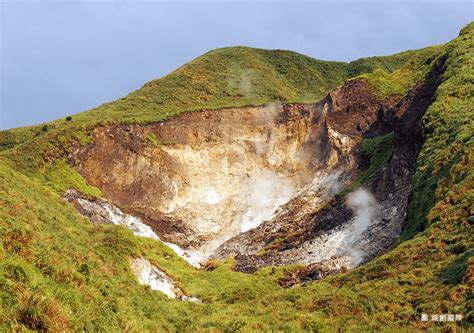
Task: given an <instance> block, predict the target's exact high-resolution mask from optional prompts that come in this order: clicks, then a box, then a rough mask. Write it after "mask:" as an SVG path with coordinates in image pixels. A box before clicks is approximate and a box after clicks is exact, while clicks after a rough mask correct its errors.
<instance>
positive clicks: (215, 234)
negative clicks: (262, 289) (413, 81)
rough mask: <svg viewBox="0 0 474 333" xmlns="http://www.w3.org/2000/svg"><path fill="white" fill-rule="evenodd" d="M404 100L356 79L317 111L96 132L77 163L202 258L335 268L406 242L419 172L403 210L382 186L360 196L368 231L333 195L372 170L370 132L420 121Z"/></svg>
mask: <svg viewBox="0 0 474 333" xmlns="http://www.w3.org/2000/svg"><path fill="white" fill-rule="evenodd" d="M403 103H404V102H401V103H399V104H397V101H396V100H395V99H393V98H387V99H385V100H383V101H382V100H379V99H377V98H376V97H375V96H374V94H373V93H372V90H371V89H370V87H369V86H368V85H367V84H366V83H365V82H364V81H362V80H352V81H348V82H347V83H346V84H345V85H344V86H343V87H340V88H338V89H336V90H335V91H333V92H332V93H331V94H329V95H328V97H327V98H325V99H324V100H322V101H321V102H319V103H317V104H314V105H298V104H271V105H267V106H262V107H246V108H231V109H223V110H213V111H212V110H202V111H200V112H193V113H185V114H181V115H179V116H177V117H176V118H174V119H172V120H170V121H166V122H163V123H159V124H148V125H114V126H108V127H101V128H97V129H96V130H95V131H94V135H93V136H94V143H93V144H91V145H89V146H87V147H85V148H80V149H77V150H76V151H74V152H72V153H71V154H70V156H69V161H70V163H71V164H73V165H74V166H75V168H76V169H77V170H79V172H80V173H81V174H82V175H83V176H84V177H85V178H86V179H87V181H88V182H89V183H90V184H92V185H94V186H97V187H98V188H100V189H101V190H102V192H103V193H104V196H105V198H106V199H107V200H109V201H110V202H111V203H113V204H114V205H116V206H118V207H120V209H122V210H123V211H124V212H126V213H127V214H130V215H133V216H136V217H139V218H140V219H141V221H143V222H144V223H146V224H147V225H149V226H150V227H151V228H152V229H153V231H154V232H155V233H156V234H157V235H158V236H159V237H160V239H163V240H164V241H167V242H171V243H174V244H177V245H179V246H180V247H182V248H184V249H185V250H187V251H188V252H189V253H192V255H193V256H195V257H197V258H200V260H201V262H204V261H206V260H207V259H208V258H225V257H227V256H230V255H235V256H237V257H236V258H237V266H236V268H237V269H239V270H241V271H247V272H251V271H254V270H256V269H258V268H259V267H261V266H266V265H283V264H289V263H306V264H314V263H320V264H322V265H323V266H324V269H322V271H324V272H334V271H337V270H338V269H342V268H343V267H352V266H355V265H357V264H359V263H360V262H363V261H364V260H366V259H367V258H369V257H371V256H373V255H375V254H376V253H379V252H380V251H382V250H383V249H386V248H387V247H389V246H390V245H391V244H393V242H394V239H396V238H397V237H398V234H399V229H400V225H401V222H402V220H403V217H404V214H405V212H406V204H407V200H408V198H407V196H408V194H409V192H410V188H409V185H410V184H411V183H410V182H411V178H410V177H411V176H412V174H411V173H410V172H411V171H410V172H408V173H406V174H403V177H405V178H406V179H408V183H406V182H405V183H403V184H402V187H404V190H405V192H407V191H408V192H407V193H408V194H406V193H405V192H403V193H404V194H403V196H402V199H403V200H404V201H403V202H404V203H403V205H404V206H403V205H402V206H403V207H402V206H400V205H399V204H397V203H396V202H395V201H394V200H398V199H399V197H396V198H395V199H394V198H392V197H390V198H391V199H390V200H392V199H393V200H392V201H391V202H390V203H388V204H386V203H384V201H383V200H382V201H383V202H382V203H380V202H379V199H380V198H379V197H380V195H379V194H378V192H377V185H376V182H373V183H371V184H369V185H368V187H369V189H368V190H366V192H367V193H368V194H360V195H362V197H363V196H364V195H367V198H366V199H364V200H365V201H364V203H363V205H365V204H366V203H368V204H369V206H370V211H369V213H364V214H365V215H364V216H365V217H363V218H364V219H365V220H364V221H366V222H363V223H366V224H368V225H367V226H365V227H364V230H362V231H360V230H359V229H358V228H359V224H358V223H359V222H360V218H361V217H360V216H361V215H360V214H362V213H360V212H359V208H360V207H359V206H358V205H360V203H357V202H358V201H357V200H359V199H360V198H361V197H360V196H358V197H357V198H356V199H354V200H355V201H354V202H353V204H352V205H351V204H350V202H346V201H344V200H343V199H340V198H339V199H334V198H335V195H336V193H338V192H339V191H340V190H342V189H343V188H345V187H346V186H347V185H349V184H350V183H351V182H352V181H353V180H354V179H355V178H356V177H357V174H358V172H359V170H360V169H361V168H363V167H364V163H365V161H364V159H363V157H361V156H360V154H359V151H358V144H359V142H360V140H361V138H362V136H363V135H366V136H367V135H369V136H376V135H382V134H386V133H389V132H391V131H393V129H394V128H396V127H395V124H396V123H397V121H398V117H399V116H401V115H402V113H407V114H408V113H409V112H408V111H407V110H406V109H407V107H402V106H403V105H405V104H406V103H405V104H403ZM408 108H409V107H408ZM400 110H401V111H400ZM402 111H403V112H402ZM405 111H407V112H405ZM415 156H416V155H415ZM409 168H411V169H413V166H412V165H410V166H409ZM384 177H385V178H383V177H382V179H387V177H389V176H384ZM405 178H404V179H405ZM392 183H393V182H392ZM392 183H391V184H392ZM407 184H408V185H407ZM371 192H374V193H375V198H374V197H373V196H372V194H371ZM389 192H390V191H389ZM392 192H393V193H395V192H400V189H398V188H395V189H394V190H393V191H391V192H390V193H392ZM390 193H388V194H387V193H384V194H383V195H390ZM393 193H392V194H393ZM367 200H368V201H367ZM369 206H367V207H369ZM399 206H400V207H399ZM361 207H362V206H361ZM360 209H366V207H365V206H363V207H362V208H360ZM390 209H391V210H392V213H389V211H390ZM401 210H402V211H401ZM367 214H368V215H367ZM387 214H388V215H387ZM367 216H368V217H367ZM387 216H388V217H387ZM386 225H393V226H392V227H389V228H386V227H385V226H386ZM369 227H370V228H369ZM395 229H396V230H395ZM384 230H389V231H388V232H384ZM394 230H395V231H394ZM374 232H380V235H376V234H374ZM370 233H372V234H370ZM388 234H389V235H388ZM370 235H371V236H370ZM374 238H375V239H382V240H381V241H373V240H374ZM364 242H365V243H364ZM354 244H357V249H356V248H355V245H354ZM361 244H362V245H361ZM364 244H365V245H364ZM368 244H372V245H368ZM374 244H375V245H374ZM341 249H342V250H341ZM344 249H345V250H346V251H343V250H344ZM347 249H349V250H350V251H347ZM361 252H363V253H362V254H361ZM318 267H319V266H318ZM319 275H321V276H322V275H324V274H319ZM319 275H318V276H319Z"/></svg>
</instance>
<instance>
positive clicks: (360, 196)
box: [338, 189, 377, 267]
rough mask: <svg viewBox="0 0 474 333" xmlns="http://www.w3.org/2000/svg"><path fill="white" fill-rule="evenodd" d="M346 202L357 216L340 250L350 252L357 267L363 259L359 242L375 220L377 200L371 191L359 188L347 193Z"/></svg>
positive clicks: (352, 261)
mask: <svg viewBox="0 0 474 333" xmlns="http://www.w3.org/2000/svg"><path fill="white" fill-rule="evenodd" d="M346 204H347V206H348V207H350V208H351V209H352V210H353V211H354V213H355V217H354V219H353V221H352V222H351V226H350V227H349V228H348V229H346V230H347V233H348V234H347V235H346V238H345V239H344V241H343V242H342V244H341V247H340V249H339V251H338V252H339V253H347V254H349V255H350V256H351V258H352V260H351V264H352V266H353V267H356V266H357V265H359V264H360V263H361V262H362V260H363V253H362V250H361V249H360V248H359V246H358V245H359V244H358V243H359V242H360V240H361V236H362V234H363V233H364V232H365V231H366V230H367V229H368V228H369V226H370V225H371V224H372V222H373V220H374V213H375V209H376V206H377V202H376V201H375V199H374V197H373V196H372V194H371V193H370V192H369V191H367V190H365V189H358V190H356V191H355V192H352V193H350V194H348V195H347V198H346Z"/></svg>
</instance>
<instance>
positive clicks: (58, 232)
mask: <svg viewBox="0 0 474 333" xmlns="http://www.w3.org/2000/svg"><path fill="white" fill-rule="evenodd" d="M440 57H443V58H446V62H445V67H444V72H443V79H442V83H441V85H440V86H439V87H438V89H437V91H436V98H435V100H434V101H433V103H432V105H431V106H430V107H429V109H428V110H427V112H426V114H425V116H424V118H423V134H424V137H425V143H424V145H423V147H422V150H421V152H420V155H419V157H418V160H417V171H416V175H415V180H414V192H413V198H412V202H411V206H410V209H409V218H408V220H407V225H406V226H405V234H404V238H403V240H402V241H401V242H400V244H399V245H398V246H397V247H396V248H394V249H393V250H392V251H390V252H388V253H386V254H384V255H382V256H381V257H379V258H377V259H375V260H374V261H372V262H369V263H368V264H366V265H364V266H361V267H359V268H357V269H355V270H353V271H350V272H347V273H344V274H338V275H335V276H331V277H328V278H326V279H324V280H321V281H317V282H310V283H307V284H305V285H303V286H295V287H293V288H291V289H283V288H281V287H280V286H279V285H278V283H277V282H276V281H277V280H278V279H279V278H281V277H282V276H283V274H285V272H292V271H293V270H294V269H295V267H280V268H265V269H262V270H261V271H258V272H257V273H255V274H242V273H237V272H233V271H232V270H231V266H232V263H233V262H232V260H228V261H226V262H224V263H218V264H216V265H215V267H213V268H214V270H210V271H204V270H202V271H196V270H195V269H194V268H192V267H191V266H189V265H187V264H186V263H185V262H184V261H183V260H182V259H180V258H179V257H177V256H176V255H175V254H174V253H173V252H172V251H171V250H170V249H169V248H167V247H165V246H164V245H163V244H161V243H159V242H156V241H153V240H150V239H145V238H141V237H135V236H133V234H132V232H131V231H130V230H127V229H125V228H122V227H117V226H113V225H93V224H91V223H90V221H89V220H86V219H85V218H83V217H82V216H80V215H79V214H78V212H77V211H76V210H75V209H74V208H73V207H72V206H71V205H69V204H68V203H66V202H65V201H64V200H63V199H62V197H61V194H62V191H64V190H66V189H68V188H76V189H79V190H81V191H82V192H84V193H86V194H89V195H93V196H94V195H95V196H100V191H98V190H97V189H96V188H92V187H90V186H89V185H88V184H87V183H86V182H85V180H84V179H83V178H82V177H81V176H80V175H79V174H78V173H77V172H76V171H74V170H73V169H71V168H70V167H69V166H68V165H67V164H66V163H65V162H64V158H65V156H64V153H65V152H66V151H67V149H68V147H69V146H70V145H77V144H84V143H87V142H89V141H90V137H89V133H90V130H91V129H92V128H94V127H95V126H99V125H104V124H107V123H131V122H157V121H162V120H164V119H167V118H169V117H171V116H173V115H175V114H177V113H179V112H185V111H193V110H199V109H201V108H220V107H227V106H242V105H248V104H263V103H267V102H271V101H274V100H275V99H280V100H285V101H299V102H310V101H316V100H318V99H320V98H322V97H323V96H324V95H325V94H326V93H327V92H328V91H329V90H331V89H332V88H334V87H336V86H338V85H340V84H342V83H343V81H344V80H347V79H350V78H352V77H355V76H362V77H363V78H365V79H366V80H367V81H368V82H369V83H370V84H371V86H372V87H373V89H374V91H376V92H377V93H378V94H380V95H382V96H388V95H391V94H395V95H397V96H402V95H404V94H405V93H406V92H407V91H408V89H410V88H411V87H412V86H413V85H415V83H416V82H417V81H418V80H419V79H421V78H422V77H423V76H424V74H425V73H426V72H427V70H428V69H429V68H430V66H431V64H432V63H433V60H436V59H439V58H440ZM370 72H372V73H370ZM473 78H474V24H473V23H470V24H469V25H468V26H466V27H465V28H464V29H463V30H462V31H461V33H460V35H459V36H458V37H457V38H455V39H454V40H453V41H451V42H449V43H447V44H445V45H442V46H437V47H431V48H427V49H423V50H418V51H409V52H405V53H401V54H398V55H394V56H389V57H374V58H368V59H361V60H357V61H355V62H352V63H348V64H347V63H340V62H323V61H319V60H314V59H311V58H308V57H305V56H302V55H299V54H296V53H293V52H288V51H266V50H258V49H251V48H244V47H238V48H225V49H219V50H215V51H211V52H209V53H207V54H205V55H203V56H201V57H199V58H197V59H195V60H193V61H192V62H190V63H188V64H186V65H184V66H183V67H181V68H179V69H177V70H176V71H174V72H172V73H170V74H169V75H167V76H165V77H163V78H161V79H158V80H155V81H152V82H150V83H147V84H146V85H145V86H144V87H143V88H141V89H140V90H138V91H136V92H133V93H132V94H130V95H128V96H127V97H124V98H122V99H120V100H118V101H115V102H112V103H108V104H104V105H102V106H100V107H98V108H95V109H93V110H90V111H87V112H84V113H81V114H77V115H73V116H72V120H71V121H67V120H66V119H60V120H57V121H53V122H50V123H47V124H41V125H38V126H32V127H25V128H19V129H13V130H9V131H3V132H0V147H1V149H2V151H1V152H0V331H26V330H35V331H53V332H68V331H106V332H114V331H132V332H143V331H218V332H220V331H225V332H236V331H239V330H242V331H272V330H273V331H286V332H294V331H338V330H340V331H345V330H353V331H367V330H373V331H382V330H387V331H395V330H401V329H405V330H406V331H419V330H427V329H432V330H435V331H437V330H438V329H441V330H446V331H453V330H456V329H458V328H459V326H463V328H464V329H465V330H466V331H468V330H470V329H472V323H473V321H474V314H473V312H472V299H473V292H472V291H473V290H474V260H473V259H472V256H473V254H474V251H473V249H474V245H473V237H472V235H473V222H474V220H473V217H472V216H473V214H474V212H473V208H472V203H473V202H474V190H473V188H474V177H473V173H474V171H473V157H474V149H473V143H474V142H473V141H474V138H473V133H474V125H473V119H474V107H473V105H474V100H473V97H472V96H473V94H474V85H473ZM140 256H143V257H146V258H147V259H148V260H150V261H151V262H152V263H153V264H154V265H156V266H158V267H159V268H161V269H162V270H163V271H165V272H166V273H167V274H168V275H169V276H171V277H172V278H173V279H174V280H175V281H176V282H177V283H178V285H179V287H180V288H181V289H183V290H184V291H186V293H188V294H189V295H195V296H197V297H199V298H200V299H201V300H203V303H202V304H196V303H189V302H179V301H173V300H168V299H167V298H166V297H165V296H163V295H161V294H160V293H158V292H154V291H151V290H150V289H148V288H145V287H143V286H141V285H140V284H139V283H138V281H137V280H136V278H135V277H134V275H133V272H132V271H131V269H130V258H131V257H140ZM422 313H426V314H429V315H431V314H443V313H453V314H454V313H460V314H463V316H464V321H463V322H462V323H455V322H446V323H432V322H422V321H421V320H420V316H421V314H422Z"/></svg>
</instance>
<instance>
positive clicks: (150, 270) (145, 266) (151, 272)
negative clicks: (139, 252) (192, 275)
mask: <svg viewBox="0 0 474 333" xmlns="http://www.w3.org/2000/svg"><path fill="white" fill-rule="evenodd" d="M131 267H132V271H133V272H134V273H135V275H136V276H137V278H138V281H139V282H140V284H142V285H146V286H149V287H150V288H151V289H152V290H158V291H161V292H162V293H163V294H165V295H166V296H168V297H169V298H175V299H179V300H182V301H190V302H199V300H198V299H197V298H195V297H189V296H186V295H185V294H184V293H183V291H182V290H181V289H180V288H178V287H176V286H175V285H174V282H173V280H172V279H171V278H170V277H169V276H168V275H166V274H165V273H164V272H162V271H161V270H159V269H158V268H157V267H156V266H153V265H152V264H151V263H150V262H149V261H148V260H146V259H144V258H135V259H133V260H132V263H131Z"/></svg>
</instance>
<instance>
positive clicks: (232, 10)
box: [0, 0, 474, 129]
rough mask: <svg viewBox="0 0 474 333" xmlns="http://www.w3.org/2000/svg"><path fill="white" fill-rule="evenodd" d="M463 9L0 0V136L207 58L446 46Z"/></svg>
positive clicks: (351, 55)
mask: <svg viewBox="0 0 474 333" xmlns="http://www.w3.org/2000/svg"><path fill="white" fill-rule="evenodd" d="M473 10H474V9H473V4H472V2H470V1H436V0H434V1H404V2H401V1H359V2H357V1H327V2H322V1H313V2H308V1H307V2H296V1H286V2H282V1H279V2H272V1H260V2H256V1H249V2H235V1H232V2H230V1H219V2H218V1H208V2H199V1H180V2H159V1H133V2H132V1H107V0H101V1H100V0H96V1H66V0H64V1H18V0H0V11H1V31H0V33H1V36H0V37H1V39H0V40H1V45H0V50H1V68H0V70H1V71H0V78H1V87H0V88H1V95H0V98H1V118H0V129H7V128H11V127H18V126H24V125H32V124H36V123H40V122H44V121H49V120H53V119H56V118H60V117H64V116H66V115H69V114H74V113H77V112H80V111H84V110H87V109H89V108H92V107H95V106H97V105H100V104H102V103H104V102H108V101H112V100H114V99H117V98H119V97H122V96H124V95H126V94H128V93H129V92H131V91H133V90H136V89H138V88H140V87H141V86H142V85H143V84H144V83H145V82H147V81H149V80H152V79H154V78H157V77H160V76H163V75H165V74H166V73H168V72H170V71H172V70H173V69H175V68H177V67H179V66H180V65H182V64H184V63H186V62H187V61H189V60H191V59H193V58H194V57H196V56H198V55H200V54H202V53H204V52H206V51H208V50H210V49H214V48H218V47H223V46H233V45H247V46H254V47H261V48H269V49H288V50H293V51H297V52H300V53H303V54H306V55H309V56H311V57H314V58H319V59H325V60H343V61H350V60H354V59H357V58H360V57H366V56H372V55H387V54H392V53H396V52H400V51H404V50H408V49H417V48H421V47H424V46H428V45H432V44H439V43H445V42H447V41H449V40H451V39H452V38H454V37H455V36H456V35H457V34H458V32H459V30H460V29H461V28H462V27H463V26H464V25H466V24H467V23H468V22H470V21H472V20H473V16H474V14H473Z"/></svg>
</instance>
